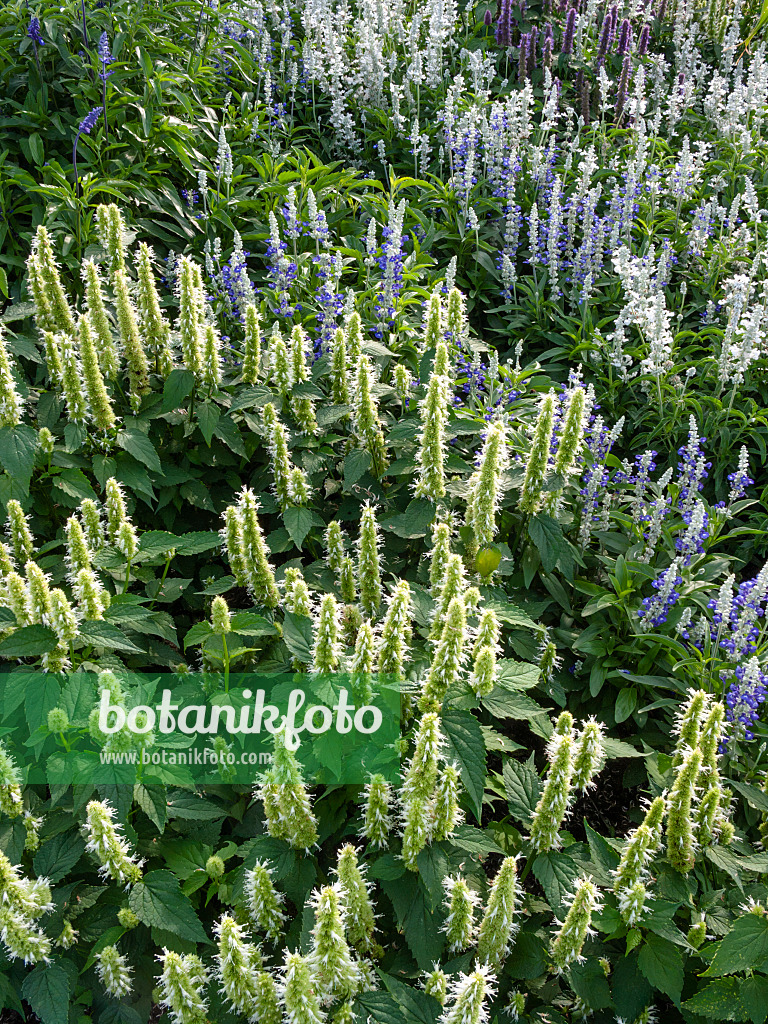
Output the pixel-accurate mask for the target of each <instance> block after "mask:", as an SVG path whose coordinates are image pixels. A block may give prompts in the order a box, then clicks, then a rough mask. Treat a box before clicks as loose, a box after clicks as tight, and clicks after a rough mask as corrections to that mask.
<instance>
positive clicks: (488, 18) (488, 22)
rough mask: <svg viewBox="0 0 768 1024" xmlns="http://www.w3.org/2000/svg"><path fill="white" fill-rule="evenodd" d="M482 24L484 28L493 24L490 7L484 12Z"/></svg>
mask: <svg viewBox="0 0 768 1024" xmlns="http://www.w3.org/2000/svg"><path fill="white" fill-rule="evenodd" d="M483 24H484V25H485V27H486V28H488V27H489V26H490V25H492V24H493V15H492V14H491V9H490V7H489V8H488V9H487V10H486V12H485V14H484V15H483Z"/></svg>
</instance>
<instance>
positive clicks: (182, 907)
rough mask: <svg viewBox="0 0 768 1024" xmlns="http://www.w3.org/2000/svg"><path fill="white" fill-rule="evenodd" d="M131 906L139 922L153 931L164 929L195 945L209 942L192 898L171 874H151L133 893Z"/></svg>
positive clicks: (138, 883)
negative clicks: (153, 928) (193, 905)
mask: <svg viewBox="0 0 768 1024" xmlns="http://www.w3.org/2000/svg"><path fill="white" fill-rule="evenodd" d="M128 903H129V906H130V908H131V910H132V911H133V912H134V914H136V916H137V917H138V919H139V920H140V921H142V922H143V923H144V924H146V925H149V926H150V927H151V926H153V925H154V926H155V927H157V928H164V929H166V930H167V931H171V932H173V933H174V935H179V936H180V937H181V938H183V939H190V940H191V941H192V942H205V943H207V942H208V936H207V935H206V934H205V931H204V930H203V926H202V925H201V924H200V921H199V919H198V917H197V914H196V913H195V911H194V909H193V907H192V904H191V903H190V902H189V898H188V897H187V896H185V895H184V893H183V892H182V891H181V889H180V888H179V882H178V879H177V878H176V876H175V875H173V874H172V873H171V872H170V871H165V870H160V871H150V872H149V874H147V875H145V876H144V878H143V879H142V881H140V882H137V883H136V885H135V886H134V887H133V889H131V894H130V896H129V897H128Z"/></svg>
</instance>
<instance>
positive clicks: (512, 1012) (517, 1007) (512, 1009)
mask: <svg viewBox="0 0 768 1024" xmlns="http://www.w3.org/2000/svg"><path fill="white" fill-rule="evenodd" d="M526 999H527V996H526V994H525V992H510V993H509V1002H508V1003H507V1005H506V1007H505V1011H504V1012H505V1013H507V1014H508V1015H509V1017H510V1019H511V1020H514V1021H518V1020H520V1017H521V1015H522V1014H524V1013H525V1002H526Z"/></svg>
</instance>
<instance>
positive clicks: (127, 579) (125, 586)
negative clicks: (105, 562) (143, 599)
mask: <svg viewBox="0 0 768 1024" xmlns="http://www.w3.org/2000/svg"><path fill="white" fill-rule="evenodd" d="M130 582H131V559H130V558H129V559H128V568H127V570H126V573H125V583H124V584H123V593H124V594H125V593H127V592H128V584H129V583H130Z"/></svg>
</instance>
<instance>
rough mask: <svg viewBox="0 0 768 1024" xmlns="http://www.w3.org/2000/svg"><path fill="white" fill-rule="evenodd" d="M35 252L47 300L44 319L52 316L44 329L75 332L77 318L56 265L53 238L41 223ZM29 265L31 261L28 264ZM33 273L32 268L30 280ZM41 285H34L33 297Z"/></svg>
mask: <svg viewBox="0 0 768 1024" xmlns="http://www.w3.org/2000/svg"><path fill="white" fill-rule="evenodd" d="M33 253H34V256H35V257H36V259H35V261H34V262H35V264H36V272H37V274H39V278H38V281H41V282H42V287H43V290H44V293H45V297H46V300H47V301H46V302H45V303H44V310H43V320H46V319H47V318H48V317H50V322H51V323H52V326H51V327H50V328H48V327H43V328H42V329H43V330H49V329H50V330H57V331H62V332H64V333H65V334H68V335H72V334H74V333H75V318H74V316H73V315H72V309H71V308H70V305H69V301H68V299H67V295H66V292H65V291H64V288H63V286H62V283H61V277H60V276H59V269H58V267H57V265H56V258H55V256H54V253H53V246H52V245H51V238H50V235H49V234H48V230H47V228H46V227H45V226H44V225H43V224H39V225H38V228H37V231H36V233H35V238H34V242H33ZM30 262H32V260H30ZM27 266H28V267H29V266H30V265H29V263H28V264H27ZM32 277H33V273H32V271H31V269H30V282H31V281H32ZM38 287H39V285H37V284H36V285H33V297H35V299H36V298H37V295H36V291H37V288H38ZM39 312H40V310H38V313H39Z"/></svg>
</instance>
